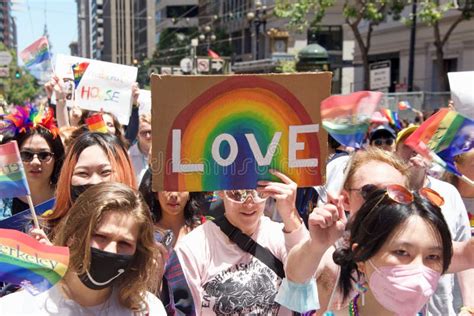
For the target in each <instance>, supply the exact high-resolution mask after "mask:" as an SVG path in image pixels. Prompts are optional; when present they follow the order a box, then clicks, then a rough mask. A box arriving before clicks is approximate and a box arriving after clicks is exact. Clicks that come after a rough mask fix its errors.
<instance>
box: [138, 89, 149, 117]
mask: <svg viewBox="0 0 474 316" xmlns="http://www.w3.org/2000/svg"><path fill="white" fill-rule="evenodd" d="M138 104H139V105H140V106H139V108H138V114H139V115H142V114H151V91H150V90H144V89H140V95H139V96H138Z"/></svg>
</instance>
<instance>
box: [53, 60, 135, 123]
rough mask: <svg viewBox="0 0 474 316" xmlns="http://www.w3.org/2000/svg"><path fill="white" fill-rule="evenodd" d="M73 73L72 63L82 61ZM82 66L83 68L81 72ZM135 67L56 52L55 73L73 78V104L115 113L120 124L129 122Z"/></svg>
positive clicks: (75, 64) (69, 102)
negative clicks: (79, 70) (74, 83)
mask: <svg viewBox="0 0 474 316" xmlns="http://www.w3.org/2000/svg"><path fill="white" fill-rule="evenodd" d="M86 63H88V65H87V67H82V68H81V73H80V80H77V79H78V73H76V76H74V72H73V66H75V68H77V65H85V64H86ZM82 70H83V72H82ZM137 71H138V70H137V68H136V67H132V66H126V65H120V64H114V63H108V62H105V61H99V60H93V59H87V58H81V57H75V56H67V55H61V54H59V55H58V56H57V58H56V75H57V76H58V77H60V78H68V79H70V80H74V79H76V82H77V83H78V84H77V86H76V90H75V94H74V100H68V101H67V103H66V105H67V106H69V107H71V106H72V105H73V104H75V105H77V106H78V107H80V108H83V109H86V110H93V111H101V110H102V111H105V112H110V113H113V114H115V116H117V118H118V120H119V121H120V123H121V124H125V125H127V124H128V121H129V118H130V113H131V108H132V84H133V83H134V82H135V81H136V80H137Z"/></svg>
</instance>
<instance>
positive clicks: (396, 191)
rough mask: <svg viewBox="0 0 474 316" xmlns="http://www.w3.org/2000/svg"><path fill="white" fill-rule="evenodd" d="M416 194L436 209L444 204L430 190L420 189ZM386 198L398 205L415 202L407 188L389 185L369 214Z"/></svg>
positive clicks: (436, 193) (439, 197)
mask: <svg viewBox="0 0 474 316" xmlns="http://www.w3.org/2000/svg"><path fill="white" fill-rule="evenodd" d="M418 194H419V195H420V196H422V197H423V198H425V199H427V200H428V201H429V202H430V203H431V204H433V205H436V206H438V207H441V206H442V205H443V204H444V199H443V197H442V196H441V195H439V194H438V192H436V191H435V190H432V189H430V188H421V189H419V190H418ZM386 196H388V197H389V198H390V199H391V200H392V201H394V202H397V203H398V204H405V205H407V204H410V203H412V202H413V201H414V200H415V196H414V195H413V193H412V192H410V191H409V190H408V189H407V188H405V187H404V186H401V185H398V184H391V185H389V186H387V188H386V191H385V194H383V195H382V197H381V198H380V200H378V202H377V203H375V205H374V206H373V207H372V209H371V210H370V211H369V213H370V212H372V210H374V209H375V208H376V207H377V206H378V205H379V204H380V202H382V200H383V199H384V198H385V197H386Z"/></svg>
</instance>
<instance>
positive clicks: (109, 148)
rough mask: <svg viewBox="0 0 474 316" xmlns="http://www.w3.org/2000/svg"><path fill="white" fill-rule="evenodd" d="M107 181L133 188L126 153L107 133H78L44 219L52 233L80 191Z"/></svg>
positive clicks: (130, 166)
mask: <svg viewBox="0 0 474 316" xmlns="http://www.w3.org/2000/svg"><path fill="white" fill-rule="evenodd" d="M109 181H115V182H120V183H124V184H126V185H128V186H130V187H132V188H136V180H135V173H134V172H133V167H132V165H131V163H130V159H129V158H128V155H127V151H126V150H125V148H124V147H123V146H122V144H121V142H120V141H119V140H118V139H117V137H115V136H113V135H111V134H106V133H105V134H104V133H90V132H85V133H83V134H81V135H80V136H79V137H77V138H76V139H75V140H74V141H73V143H72V144H71V145H70V148H69V151H68V154H67V156H66V159H65V161H64V166H63V168H62V170H61V174H60V176H59V180H58V190H57V198H56V205H55V207H54V210H53V212H52V213H51V214H48V215H47V216H46V217H45V218H46V220H47V222H48V226H49V228H50V229H52V233H53V234H54V229H55V227H56V225H57V223H58V222H59V220H60V219H61V218H63V217H64V216H65V215H66V214H67V213H68V210H69V209H70V208H71V206H72V204H73V203H74V201H75V200H76V199H77V197H78V196H79V195H80V194H81V193H82V192H84V191H85V190H86V189H87V188H88V187H89V186H91V185H93V184H97V183H102V182H109Z"/></svg>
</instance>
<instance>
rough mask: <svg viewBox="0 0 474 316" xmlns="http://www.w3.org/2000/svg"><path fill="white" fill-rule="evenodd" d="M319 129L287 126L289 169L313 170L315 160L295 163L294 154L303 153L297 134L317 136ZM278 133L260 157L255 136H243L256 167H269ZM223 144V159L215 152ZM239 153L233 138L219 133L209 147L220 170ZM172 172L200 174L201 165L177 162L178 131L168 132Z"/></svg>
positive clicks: (276, 145) (298, 160) (316, 161)
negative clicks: (170, 138)
mask: <svg viewBox="0 0 474 316" xmlns="http://www.w3.org/2000/svg"><path fill="white" fill-rule="evenodd" d="M318 132H319V125H318V124H309V125H294V126H289V133H288V143H289V146H288V167H289V168H305V167H317V166H318V159H317V158H307V159H297V158H296V157H297V155H296V153H297V152H298V151H303V150H304V149H305V146H306V145H307V144H305V143H304V142H298V135H299V134H309V133H318ZM281 135H282V133H281V132H275V133H274V135H273V138H272V140H271V142H270V144H269V145H268V146H267V150H266V152H265V154H264V153H262V151H261V150H260V147H259V145H258V143H257V140H256V138H255V135H254V134H252V133H248V134H245V138H246V140H247V142H248V144H249V147H250V150H251V151H252V154H253V156H254V158H255V160H256V162H257V164H258V166H269V165H270V163H271V161H272V159H273V156H274V154H275V152H276V149H277V148H278V144H279V142H280V139H281ZM224 142H226V143H227V144H228V146H229V148H230V150H229V155H228V156H227V157H222V156H221V154H220V151H219V148H220V146H221V144H222V143H224ZM238 152H239V146H238V144H237V141H236V140H235V138H234V136H232V135H230V134H227V133H223V134H220V135H218V136H217V137H216V138H215V139H214V141H213V143H212V148H211V154H212V158H213V159H214V161H215V162H216V163H217V164H218V165H220V166H222V167H227V166H229V165H231V164H232V163H234V161H235V159H236V158H237V154H238ZM171 159H172V171H173V172H183V173H188V172H203V171H204V164H200V163H197V164H183V163H182V162H181V130H179V129H173V131H172V153H171Z"/></svg>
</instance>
